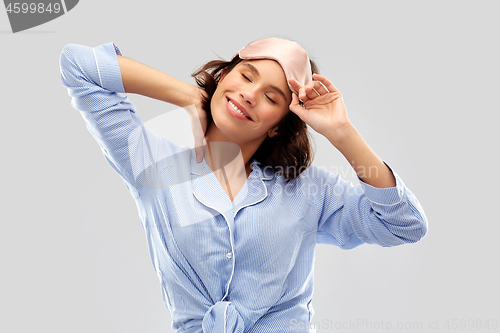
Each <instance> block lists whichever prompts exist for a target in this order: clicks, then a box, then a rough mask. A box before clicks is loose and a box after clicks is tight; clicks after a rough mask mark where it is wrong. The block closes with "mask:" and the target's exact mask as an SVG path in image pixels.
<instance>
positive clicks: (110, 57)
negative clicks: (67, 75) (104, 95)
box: [93, 42, 125, 93]
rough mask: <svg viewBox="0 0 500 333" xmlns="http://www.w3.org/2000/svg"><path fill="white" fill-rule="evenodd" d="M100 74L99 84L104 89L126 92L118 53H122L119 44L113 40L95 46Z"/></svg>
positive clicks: (98, 72) (95, 55)
mask: <svg viewBox="0 0 500 333" xmlns="http://www.w3.org/2000/svg"><path fill="white" fill-rule="evenodd" d="M93 51H94V57H95V61H96V66H97V74H98V76H99V82H98V83H99V84H100V85H101V87H103V88H104V89H107V90H109V91H113V92H119V93H125V88H124V87H123V81H122V75H121V72H120V66H119V65H118V57H117V56H116V55H117V54H119V55H122V54H121V52H120V49H119V48H118V46H116V45H115V44H114V43H113V42H109V43H106V44H102V45H99V46H97V47H94V48H93Z"/></svg>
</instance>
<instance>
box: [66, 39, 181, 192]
mask: <svg viewBox="0 0 500 333" xmlns="http://www.w3.org/2000/svg"><path fill="white" fill-rule="evenodd" d="M117 54H119V55H121V52H120V50H119V49H118V47H117V46H116V45H115V44H114V43H112V42H110V43H106V44H102V45H99V46H97V47H89V46H85V45H79V44H67V45H66V46H65V47H64V48H63V50H62V52H61V55H60V68H61V80H62V84H63V85H64V86H65V87H66V88H68V94H69V95H70V96H71V97H72V100H71V105H72V106H73V107H74V108H75V109H77V110H79V111H80V113H81V115H82V117H83V118H84V120H85V122H86V124H87V128H88V130H89V132H90V133H91V134H92V135H93V136H94V138H95V139H96V140H97V142H98V143H99V146H100V147H101V150H102V152H103V154H104V157H105V158H106V161H107V162H108V163H109V164H110V165H111V167H112V168H113V169H114V170H115V171H116V172H117V173H118V174H119V175H120V176H121V177H122V178H123V180H124V182H125V185H126V186H127V188H128V190H129V191H130V193H131V194H132V195H133V196H134V197H137V196H138V195H139V192H140V189H141V188H155V186H156V185H157V184H156V185H155V184H154V183H155V182H156V183H158V179H153V180H151V179H149V180H148V179H145V178H147V177H145V175H146V176H151V175H157V174H158V172H156V171H157V169H158V168H159V167H164V165H162V166H159V165H157V164H158V162H160V164H161V163H163V164H164V163H165V158H166V157H167V156H169V155H173V154H175V153H176V152H178V147H177V146H175V145H173V144H172V143H171V142H169V141H168V140H165V139H164V138H161V137H159V136H158V135H156V134H155V133H154V132H153V131H151V130H150V129H149V128H148V127H147V126H145V125H144V124H143V122H142V120H141V118H140V117H139V116H138V115H137V113H136V109H135V106H134V105H133V104H132V102H131V101H130V100H129V99H128V97H126V96H125V97H124V96H121V95H120V94H119V93H125V90H124V87H123V82H122V77H121V72H120V67H119V64H118V58H117ZM152 166H153V168H152ZM152 169H154V170H152ZM145 170H147V171H148V172H145ZM150 178H151V177H150ZM160 186H161V185H160ZM156 187H158V186H156Z"/></svg>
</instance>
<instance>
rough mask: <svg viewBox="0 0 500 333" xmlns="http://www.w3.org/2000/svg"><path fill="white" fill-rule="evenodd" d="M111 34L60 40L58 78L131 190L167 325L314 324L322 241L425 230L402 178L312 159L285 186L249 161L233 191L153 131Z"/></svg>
mask: <svg viewBox="0 0 500 333" xmlns="http://www.w3.org/2000/svg"><path fill="white" fill-rule="evenodd" d="M119 52H120V51H119V49H118V48H117V47H116V46H115V45H114V44H113V43H107V44H103V45H100V46H97V47H95V48H91V47H88V46H83V45H78V44H68V45H66V46H65V47H64V48H63V50H62V53H61V57H60V67H61V79H62V83H63V85H64V86H65V87H67V88H68V93H69V95H70V96H71V97H72V101H71V103H72V106H73V107H74V108H75V109H77V110H79V111H80V112H81V115H82V116H83V118H84V120H85V122H86V124H87V128H88V129H89V131H90V133H92V135H93V136H94V138H95V139H96V140H97V142H98V143H99V146H100V147H101V149H102V152H103V154H104V157H105V158H106V160H107V162H108V163H109V164H110V165H111V167H112V168H113V169H114V170H115V171H116V172H117V173H118V174H119V175H120V176H121V177H122V179H123V180H124V182H125V185H126V187H127V189H128V190H129V192H130V193H131V194H132V196H133V197H134V199H135V201H136V203H137V207H138V210H139V216H140V220H141V223H142V226H143V229H144V232H145V234H146V238H147V245H148V247H149V253H150V256H151V261H152V263H153V267H154V269H155V271H156V273H157V274H158V278H159V280H160V284H161V287H162V292H163V299H164V302H165V305H166V306H167V308H168V310H169V311H170V314H171V316H172V320H173V322H172V327H173V328H174V329H176V330H177V332H178V333H181V332H184V333H187V332H190V333H192V332H228V333H229V332H259V333H266V332H314V329H309V328H307V327H305V328H303V329H302V330H301V329H300V328H299V327H298V326H297V325H293V323H297V322H302V323H307V322H311V320H312V316H313V314H314V310H313V306H312V294H313V262H314V250H315V245H316V244H317V243H323V244H332V245H336V246H338V247H340V248H342V249H352V248H354V247H356V246H358V245H361V244H363V243H369V244H378V245H381V246H396V245H400V244H405V243H413V242H416V241H418V240H420V239H421V238H422V237H423V236H424V235H425V234H426V232H427V219H426V217H425V214H424V211H423V209H422V207H421V206H420V204H419V202H418V201H417V199H416V198H415V196H414V195H413V194H412V193H411V192H410V191H409V190H408V188H406V187H405V185H404V184H403V182H402V180H401V179H400V177H399V176H398V175H397V174H396V173H394V176H395V178H396V181H397V186H396V187H394V188H387V189H378V188H374V187H372V186H370V185H368V184H365V183H363V182H362V181H361V182H360V183H361V184H360V185H358V186H353V185H352V184H351V183H348V182H346V181H344V180H342V179H341V178H340V177H339V176H337V175H334V174H332V173H330V172H328V171H326V170H324V169H321V168H319V167H316V166H311V167H309V168H308V169H307V170H306V171H304V172H303V173H302V174H301V175H300V177H298V178H296V179H295V180H293V181H291V182H290V183H288V184H286V183H285V181H284V178H283V177H282V176H281V175H280V174H279V173H278V174H274V173H272V171H271V170H270V169H265V168H264V169H263V168H261V167H260V166H259V162H258V161H256V160H253V162H252V168H253V171H252V172H251V174H250V176H249V178H248V179H247V181H246V183H245V184H244V186H243V188H242V189H241V190H240V191H239V192H238V195H237V196H236V198H235V199H234V201H231V200H230V199H229V198H228V196H227V194H226V193H225V192H224V190H223V189H222V187H221V185H220V184H219V182H218V181H217V178H216V177H215V176H214V174H213V173H212V171H211V169H210V168H209V167H208V166H207V164H206V163H205V160H203V161H202V162H201V163H196V160H195V152H194V150H186V149H181V148H180V147H178V146H176V145H175V144H173V143H172V142H171V141H169V140H167V139H165V138H162V137H160V136H158V135H156V134H155V133H154V132H153V131H151V130H150V129H149V128H148V127H147V126H145V125H144V124H143V123H142V121H141V118H140V117H139V116H138V115H137V113H136V109H135V107H134V105H133V104H132V103H131V101H130V100H129V99H128V97H126V96H125V97H122V96H121V95H120V94H119V93H124V92H125V91H124V88H123V83H122V79H121V73H120V68H119V65H118V60H117V56H116V54H120V53H119Z"/></svg>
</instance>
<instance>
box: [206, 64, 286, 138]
mask: <svg viewBox="0 0 500 333" xmlns="http://www.w3.org/2000/svg"><path fill="white" fill-rule="evenodd" d="M291 101H292V92H291V91H290V89H289V88H288V83H287V81H286V77H285V73H284V72H283V69H282V68H281V66H280V64H279V63H278V62H276V61H274V60H269V59H263V60H244V61H242V62H240V63H239V64H238V65H236V67H235V68H234V69H233V70H232V71H231V72H229V73H227V74H226V73H224V74H223V76H222V77H221V80H220V82H219V85H218V86H217V89H216V91H215V93H214V95H213V96H212V101H211V110H212V118H213V120H214V123H215V125H216V126H217V127H218V128H219V129H220V130H221V131H222V132H223V133H224V134H225V135H226V136H228V137H230V138H232V139H233V140H234V141H235V142H242V141H245V142H248V141H257V142H258V141H260V142H262V141H264V139H265V138H266V136H267V135H269V136H271V137H272V136H274V135H276V132H275V131H274V130H275V129H277V126H276V125H277V124H278V123H279V121H280V120H281V119H282V118H283V117H284V116H285V115H286V114H287V112H289V105H290V103H291ZM240 112H242V113H244V114H246V115H247V116H249V117H250V118H251V119H248V118H247V117H245V116H243V115H241V114H240Z"/></svg>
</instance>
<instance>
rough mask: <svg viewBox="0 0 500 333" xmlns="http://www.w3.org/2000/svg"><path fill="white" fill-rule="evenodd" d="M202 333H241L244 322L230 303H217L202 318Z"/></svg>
mask: <svg viewBox="0 0 500 333" xmlns="http://www.w3.org/2000/svg"><path fill="white" fill-rule="evenodd" d="M201 325H202V328H203V333H243V331H244V329H245V325H244V321H243V318H242V317H241V315H240V314H239V312H238V310H236V308H235V307H234V305H233V304H231V302H227V301H219V302H217V303H215V304H214V305H212V306H211V307H210V308H209V309H208V311H207V312H206V313H205V315H204V316H203V321H202V324H201Z"/></svg>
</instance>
